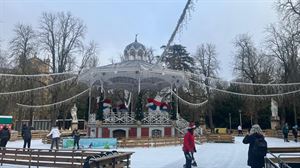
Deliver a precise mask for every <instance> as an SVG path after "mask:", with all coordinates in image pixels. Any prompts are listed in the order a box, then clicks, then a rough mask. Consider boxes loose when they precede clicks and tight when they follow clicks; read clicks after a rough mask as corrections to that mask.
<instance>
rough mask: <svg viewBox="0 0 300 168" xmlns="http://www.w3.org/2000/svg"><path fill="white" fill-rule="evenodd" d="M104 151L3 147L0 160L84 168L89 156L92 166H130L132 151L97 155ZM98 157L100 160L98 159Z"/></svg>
mask: <svg viewBox="0 0 300 168" xmlns="http://www.w3.org/2000/svg"><path fill="white" fill-rule="evenodd" d="M101 153H105V152H104V151H95V150H52V151H50V150H49V149H23V148H1V149H0V161H1V165H3V164H13V165H24V166H28V167H31V166H36V167H39V166H45V167H64V168H73V167H74V168H82V167H83V165H84V161H85V159H86V158H87V157H88V156H93V157H92V158H94V160H89V164H90V166H91V167H96V166H98V165H99V166H103V167H114V165H115V166H116V167H129V164H130V162H129V159H130V156H131V155H132V152H117V153H115V154H113V155H107V156H106V155H105V156H104V157H101V159H100V157H96V155H99V154H101ZM97 159H98V160H97Z"/></svg>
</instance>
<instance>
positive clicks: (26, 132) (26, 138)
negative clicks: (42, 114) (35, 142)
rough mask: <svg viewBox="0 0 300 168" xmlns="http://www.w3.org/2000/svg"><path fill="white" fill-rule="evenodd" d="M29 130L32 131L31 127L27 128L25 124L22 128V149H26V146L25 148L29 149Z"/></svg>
mask: <svg viewBox="0 0 300 168" xmlns="http://www.w3.org/2000/svg"><path fill="white" fill-rule="evenodd" d="M31 130H32V127H28V126H27V125H26V124H24V125H23V127H22V138H23V140H24V145H23V148H26V144H27V147H28V148H30V144H31Z"/></svg>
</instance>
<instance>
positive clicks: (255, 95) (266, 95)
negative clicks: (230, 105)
mask: <svg viewBox="0 0 300 168" xmlns="http://www.w3.org/2000/svg"><path fill="white" fill-rule="evenodd" d="M189 80H190V81H191V82H194V83H196V84H199V85H202V86H205V87H208V88H210V89H212V90H215V91H218V92H222V93H227V94H233V95H238V96H247V97H277V96H285V95H290V94H295V93H298V92H300V89H299V90H294V91H290V92H284V93H276V94H263V95H257V94H248V93H237V92H232V91H227V90H223V89H218V88H215V87H212V86H208V85H206V84H203V83H200V82H198V81H195V80H193V79H189Z"/></svg>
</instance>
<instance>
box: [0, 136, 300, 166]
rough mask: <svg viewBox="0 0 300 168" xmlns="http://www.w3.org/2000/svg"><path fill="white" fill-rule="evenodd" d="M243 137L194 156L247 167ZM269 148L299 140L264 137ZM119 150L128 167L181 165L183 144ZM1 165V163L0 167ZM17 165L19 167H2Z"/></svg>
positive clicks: (36, 144) (207, 146) (207, 162)
mask: <svg viewBox="0 0 300 168" xmlns="http://www.w3.org/2000/svg"><path fill="white" fill-rule="evenodd" d="M242 140H243V137H236V138H235V143H204V144H202V145H197V147H196V148H197V153H195V159H196V161H197V163H198V167H199V168H249V167H248V166H247V152H248V145H245V144H243V143H242ZM266 140H267V142H268V146H269V147H288V146H298V147H299V146H300V143H295V142H292V141H290V142H289V143H285V142H283V139H278V138H266ZM31 144H32V148H42V149H48V148H49V147H50V145H45V144H43V143H42V141H41V140H32V142H31ZM22 145H23V141H15V142H9V143H8V145H7V146H8V147H22ZM118 151H132V152H135V153H134V154H133V155H132V157H131V168H182V165H183V164H184V163H185V159H184V155H183V152H182V146H179V145H178V146H168V147H156V148H119V149H118ZM0 168H1V166H0ZM2 168H20V166H11V165H10V166H8V165H5V166H2Z"/></svg>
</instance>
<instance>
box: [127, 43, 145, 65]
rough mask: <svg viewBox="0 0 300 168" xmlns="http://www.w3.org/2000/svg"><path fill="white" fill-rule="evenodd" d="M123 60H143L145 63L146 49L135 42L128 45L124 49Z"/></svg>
mask: <svg viewBox="0 0 300 168" xmlns="http://www.w3.org/2000/svg"><path fill="white" fill-rule="evenodd" d="M124 58H125V61H129V60H144V61H146V59H147V58H146V47H145V46H144V45H143V44H141V43H139V42H138V41H137V38H135V41H134V42H133V43H130V44H129V45H127V46H126V47H125V49H124Z"/></svg>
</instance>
